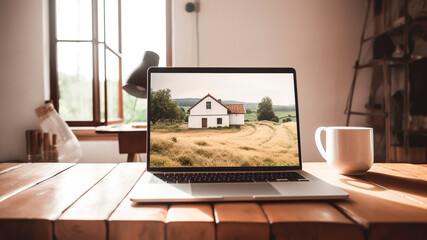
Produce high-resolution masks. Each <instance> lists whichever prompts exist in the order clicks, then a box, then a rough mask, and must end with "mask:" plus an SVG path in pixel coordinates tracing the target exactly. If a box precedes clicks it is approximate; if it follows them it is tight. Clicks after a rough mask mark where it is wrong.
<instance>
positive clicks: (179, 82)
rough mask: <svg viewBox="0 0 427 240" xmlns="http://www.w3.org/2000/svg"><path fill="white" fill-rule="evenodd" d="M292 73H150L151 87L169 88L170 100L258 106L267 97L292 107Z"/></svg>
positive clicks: (274, 101) (293, 102)
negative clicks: (208, 96) (208, 99)
mask: <svg viewBox="0 0 427 240" xmlns="http://www.w3.org/2000/svg"><path fill="white" fill-rule="evenodd" d="M293 85H294V83H293V76H292V74H291V73H282V74H272V73H270V74H265V73H261V74H260V73H251V74H241V73H237V74H236V73H227V74H225V73H221V74H218V73H153V76H152V84H151V88H152V89H153V90H154V91H156V90H159V89H166V88H168V89H170V90H171V95H172V98H173V99H176V98H202V97H204V96H206V94H208V93H209V94H211V95H212V96H213V97H215V98H217V99H222V100H235V101H242V102H249V103H258V102H260V101H261V99H262V98H263V97H266V96H268V97H270V98H271V99H272V100H273V104H274V105H291V104H295V94H294V87H293Z"/></svg>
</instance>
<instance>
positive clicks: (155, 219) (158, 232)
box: [108, 198, 168, 240]
mask: <svg viewBox="0 0 427 240" xmlns="http://www.w3.org/2000/svg"><path fill="white" fill-rule="evenodd" d="M167 213H168V205H167V204H135V203H132V202H131V201H130V199H129V198H126V199H125V200H124V201H123V202H122V203H121V204H120V205H119V207H118V208H117V209H116V211H114V213H113V215H111V217H110V219H109V221H108V229H109V238H108V239H110V240H120V239H126V240H140V239H150V240H164V239H166V233H165V221H166V215H167Z"/></svg>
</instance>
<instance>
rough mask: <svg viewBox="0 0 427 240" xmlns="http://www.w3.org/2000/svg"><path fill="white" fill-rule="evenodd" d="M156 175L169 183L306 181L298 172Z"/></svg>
mask: <svg viewBox="0 0 427 240" xmlns="http://www.w3.org/2000/svg"><path fill="white" fill-rule="evenodd" d="M154 176H156V177H158V178H159V179H161V180H163V181H164V182H167V183H233V182H304V181H309V180H308V179H307V178H305V177H303V176H301V175H300V174H298V173H296V172H243V173H236V172H231V173H228V172H221V173H162V174H154Z"/></svg>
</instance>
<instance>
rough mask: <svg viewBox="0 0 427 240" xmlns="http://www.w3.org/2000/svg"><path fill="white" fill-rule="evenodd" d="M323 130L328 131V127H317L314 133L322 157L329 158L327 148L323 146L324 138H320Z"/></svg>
mask: <svg viewBox="0 0 427 240" xmlns="http://www.w3.org/2000/svg"><path fill="white" fill-rule="evenodd" d="M322 131H326V127H319V128H317V129H316V133H315V134H314V140H315V141H316V146H317V149H318V150H319V152H320V154H321V155H322V157H323V158H324V159H325V160H328V159H327V158H326V151H325V148H324V147H323V144H322V140H321V139H320V134H321V133H322Z"/></svg>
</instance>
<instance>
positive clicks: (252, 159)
mask: <svg viewBox="0 0 427 240" xmlns="http://www.w3.org/2000/svg"><path fill="white" fill-rule="evenodd" d="M297 137H298V135H297V129H296V124H295V122H288V123H280V124H279V123H273V122H268V121H259V122H248V123H245V125H244V126H241V127H240V129H237V128H231V129H186V130H181V131H164V130H162V131H158V130H154V129H153V130H152V131H151V144H150V145H151V148H150V151H151V154H150V162H151V164H152V165H151V166H152V167H215V166H234V167H249V166H293V165H297V164H298V139H297Z"/></svg>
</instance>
